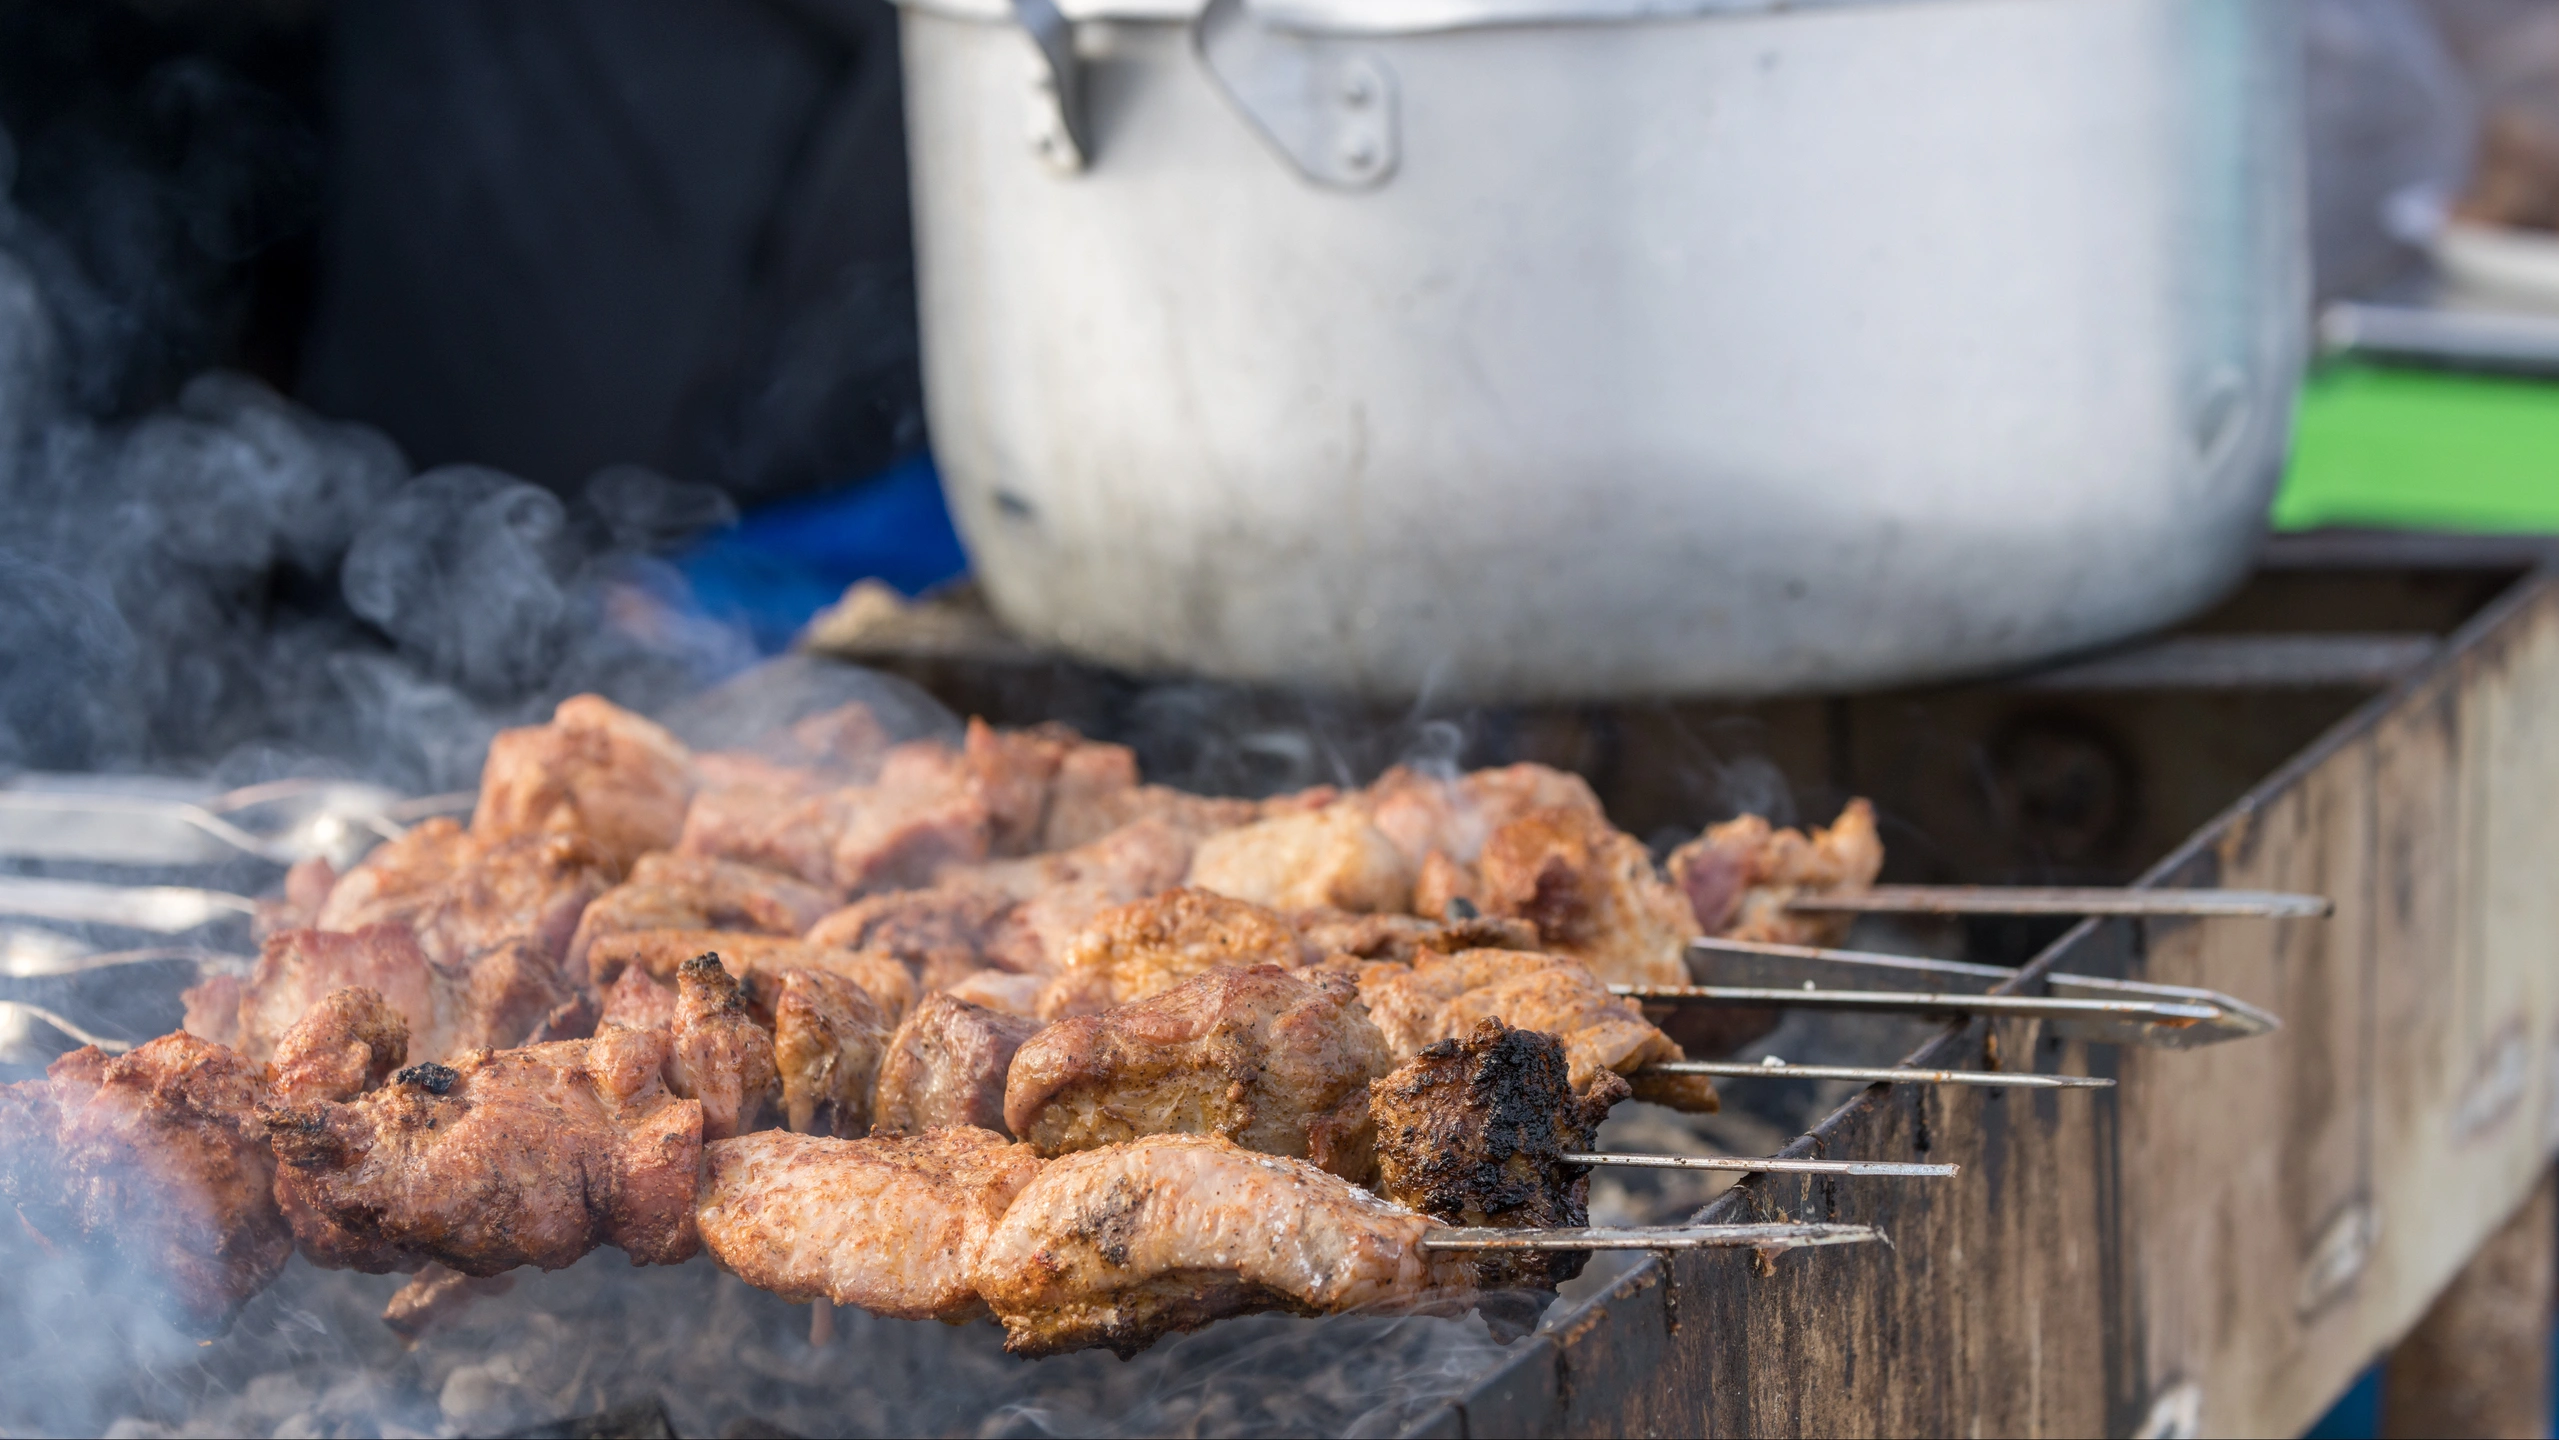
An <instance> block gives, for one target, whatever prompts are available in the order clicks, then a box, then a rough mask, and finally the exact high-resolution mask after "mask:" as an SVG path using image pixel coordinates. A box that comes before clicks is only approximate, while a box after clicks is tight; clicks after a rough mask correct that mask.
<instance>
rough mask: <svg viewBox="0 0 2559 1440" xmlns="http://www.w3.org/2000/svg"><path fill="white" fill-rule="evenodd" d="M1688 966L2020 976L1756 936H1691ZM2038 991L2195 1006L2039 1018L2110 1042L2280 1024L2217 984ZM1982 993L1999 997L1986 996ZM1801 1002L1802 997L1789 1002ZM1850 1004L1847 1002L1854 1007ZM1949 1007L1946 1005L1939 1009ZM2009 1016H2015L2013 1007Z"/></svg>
mask: <svg viewBox="0 0 2559 1440" xmlns="http://www.w3.org/2000/svg"><path fill="white" fill-rule="evenodd" d="M1689 966H1690V973H1692V974H1699V975H1701V976H1702V977H1703V978H1710V979H1713V980H1716V981H1719V982H1723V983H1725V984H1728V985H1735V986H1746V987H1755V988H1759V989H1766V990H1783V991H1785V992H1787V993H1789V994H1794V993H1796V992H1797V990H1798V987H1801V988H1802V989H1805V990H1816V991H1818V992H1820V993H1823V994H1833V993H1837V992H1841V991H1888V992H1898V991H1909V990H1915V989H1921V988H1925V989H1927V990H1929V991H1931V992H1935V993H1945V992H1955V993H1961V992H1971V993H1973V994H1983V992H1986V991H1990V990H1993V989H1996V988H1997V987H1999V986H2001V985H2005V984H2007V983H2009V982H2010V981H2012V980H2015V979H2016V978H2017V975H2018V972H2017V971H2015V970H2011V969H2008V968H2007V967H2005V966H2001V965H1972V964H1967V963H1965V962H1963V961H1960V960H1922V959H1919V958H1918V957H1916V956H1910V955H1882V954H1877V953H1875V952H1873V951H1867V950H1828V949H1823V948H1820V947H1818V946H1812V945H1776V944H1770V943H1767V942H1764V941H1757V940H1716V939H1706V940H1693V941H1691V942H1689ZM2044 982H2045V988H2047V989H2048V990H2050V991H2051V992H2052V994H2053V996H2054V998H2055V999H2058V1000H2068V1001H2077V1002H2089V1001H2096V1002H2104V1003H2107V1004H2114V1005H2124V1004H2139V1003H2148V1004H2154V1005H2164V1006H2173V1007H2180V1009H2181V1010H2182V1009H2187V1008H2193V1007H2201V1008H2203V1009H2204V1010H2206V1011H2208V1012H2209V1014H2208V1015H2207V1016H2206V1017H2205V1018H2204V1019H2202V1020H2201V1021H2196V1020H2193V1019H2191V1018H2177V1017H2175V1016H2171V1017H2167V1018H2165V1019H2163V1018H2162V1017H2158V1016H2145V1015H2143V1014H2141V1013H2139V1012H2138V1011H2134V1010H2115V1011H2078V1012H2075V1013H2065V1014H2055V1015H2051V1016H2047V1017H2046V1018H2050V1019H2053V1020H2055V1021H2057V1022H2058V1023H2057V1025H2056V1027H2055V1028H2056V1031H2057V1033H2060V1034H2063V1035H2065V1036H2069V1037H2072V1038H2077V1039H2083V1040H2095V1041H2099V1042H2101V1043H2104V1044H2109V1045H2150V1046H2159V1047H2165V1048H2168V1049H2178V1050H2184V1049H2192V1048H2194V1047H2195V1046H2198V1045H2214V1044H2219V1043H2220V1042H2222V1041H2225V1040H2245V1039H2247V1038H2249V1037H2250V1036H2254V1035H2266V1034H2271V1033H2273V1032H2274V1031H2276V1030H2279V1029H2282V1028H2283V1022H2282V1021H2280V1020H2278V1019H2276V1018H2275V1017H2274V1016H2272V1015H2269V1014H2267V1013H2266V1012H2265V1011H2263V1010H2260V1009H2258V1008H2257V1007H2256V1006H2254V1005H2250V1004H2248V1003H2247V1002H2246V1001H2244V1000H2239V999H2235V998H2233V997H2231V996H2228V995H2224V994H2222V993H2221V992H2220V991H2218V990H2203V989H2198V988H2196V987H2194V986H2190V985H2156V984H2150V983H2148V982H2144V981H2134V980H2103V979H2099V978H2098V977H2096V976H2093V975H2048V976H2046V977H2044ZM1983 998H1985V999H1988V998H1996V997H1990V996H1987V995H1984V997H1983ZM1792 1003H1796V1004H1801V1003H1803V1002H1802V1001H1801V1000H1800V999H1798V1000H1796V1001H1794V1002H1792ZM1851 1008H1854V1007H1851ZM1937 1013H1952V1012H1943V1011H1941V1012H1937ZM2006 1013H2011V1014H2014V1013H2018V1012H2016V1011H2014V1010H2011V1011H2008V1012H2006Z"/></svg>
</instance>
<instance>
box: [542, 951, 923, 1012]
mask: <svg viewBox="0 0 2559 1440" xmlns="http://www.w3.org/2000/svg"><path fill="white" fill-rule="evenodd" d="M712 950H716V951H718V952H719V954H720V960H721V963H722V964H724V965H726V966H727V967H728V968H729V970H730V971H731V973H733V974H735V975H737V976H738V977H739V978H740V979H742V980H746V981H748V983H749V984H753V983H755V982H754V980H753V977H755V976H758V975H779V974H780V973H781V972H783V971H785V970H824V971H826V972H827V973H828V974H831V975H841V976H843V977H844V978H845V979H847V980H850V981H852V982H853V983H854V984H856V985H859V986H861V987H862V988H863V989H865V990H868V991H870V992H871V998H872V999H873V1000H875V1001H878V1002H879V1005H880V1008H882V1009H883V1010H886V1011H888V1012H890V1013H891V1014H894V1015H899V1016H903V1015H905V1014H906V1012H907V1011H908V1010H910V1009H912V1008H913V1007H914V1005H915V977H914V976H912V975H910V974H908V973H907V969H906V967H905V966H903V965H900V964H899V963H897V962H896V961H895V960H892V959H890V958H889V957H888V956H887V955H886V954H883V953H881V952H879V951H866V950H839V949H837V948H835V947H833V946H830V945H813V944H810V943H809V942H807V941H805V940H796V939H792V938H790V937H788V936H781V935H744V934H739V933H737V932H735V931H724V930H640V931H635V932H633V933H631V934H628V935H606V936H603V937H601V938H599V939H598V940H597V941H596V942H595V944H594V946H593V947H592V948H591V949H589V950H588V951H587V969H588V972H589V973H590V974H591V975H592V976H593V978H594V982H595V984H596V985H597V986H598V987H599V988H609V987H610V986H611V985H612V984H613V983H614V982H615V981H617V980H619V979H620V978H621V975H622V972H623V971H624V970H626V969H634V968H636V969H640V970H645V971H647V972H648V973H649V974H650V975H651V976H653V977H655V978H657V979H659V980H669V981H671V980H673V979H674V978H675V976H676V972H677V971H678V970H680V969H681V968H683V965H684V962H685V961H687V960H690V959H692V958H693V957H694V956H696V955H700V954H702V953H704V952H705V951H712Z"/></svg>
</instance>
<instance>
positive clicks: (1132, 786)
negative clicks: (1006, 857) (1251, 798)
mask: <svg viewBox="0 0 2559 1440" xmlns="http://www.w3.org/2000/svg"><path fill="white" fill-rule="evenodd" d="M1142 788H1143V787H1141V786H1140V785H1139V784H1138V779H1137V752H1136V751H1134V750H1131V749H1129V748H1128V747H1127V746H1125V745H1097V744H1095V743H1093V742H1091V741H1089V740H1088V741H1079V742H1078V743H1076V744H1075V745H1073V746H1072V747H1070V748H1069V749H1068V750H1067V751H1066V753H1065V754H1063V755H1060V756H1059V757H1058V761H1057V773H1056V775H1055V776H1053V777H1052V778H1051V779H1050V781H1049V793H1048V807H1047V809H1046V811H1045V813H1043V814H1042V815H1041V817H1040V842H1039V845H1038V847H1037V848H1039V849H1042V850H1071V849H1073V848H1074V847H1076V846H1078V845H1081V844H1084V843H1085V842H1086V841H1089V840H1099V839H1101V838H1102V837H1103V836H1105V835H1107V834H1109V833H1111V832H1112V831H1114V830H1117V829H1118V828H1120V827H1121V826H1122V825H1125V824H1127V823H1129V822H1130V821H1131V820H1135V819H1137V818H1139V814H1138V812H1139V811H1140V810H1141V809H1142V806H1140V805H1138V804H1134V803H1132V801H1133V798H1134V797H1135V796H1136V795H1137V794H1138V793H1139V791H1140V790H1141V789H1142ZM1247 813H1248V814H1249V813H1250V812H1249V804H1248V807H1247Z"/></svg>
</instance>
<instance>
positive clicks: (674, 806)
mask: <svg viewBox="0 0 2559 1440" xmlns="http://www.w3.org/2000/svg"><path fill="white" fill-rule="evenodd" d="M694 784H695V777H694V773H693V756H692V753H691V752H690V751H688V750H686V749H685V748H684V746H683V744H682V743H681V742H679V741H678V740H677V739H676V738H675V737H674V736H672V735H670V734H668V733H667V732H666V731H665V730H664V729H662V728H660V727H659V726H658V725H657V724H655V723H654V722H652V721H649V720H645V719H642V718H641V717H640V716H637V715H634V714H632V713H631V712H630V711H628V710H625V709H622V708H621V707H620V706H618V705H615V704H613V703H612V702H611V701H608V700H605V699H603V698H602V697H600V696H596V695H573V696H571V697H569V698H568V699H566V700H563V701H561V702H560V704H559V708H558V709H556V710H554V711H552V712H551V723H549V724H547V725H533V726H527V727H525V728H523V729H518V730H505V731H501V732H499V734H498V737H497V738H496V739H495V740H492V741H491V742H489V758H488V762H487V763H486V764H485V765H483V766H481V767H480V803H479V807H478V808H477V809H476V810H475V811H473V812H472V816H471V832H472V834H474V835H475V836H478V837H480V838H482V839H486V840H500V839H507V838H511V837H515V836H522V835H548V834H571V835H579V836H583V837H585V838H586V840H587V841H588V842H590V843H591V844H593V845H594V846H595V848H596V850H597V851H598V852H599V853H600V854H601V855H602V856H603V857H604V858H605V860H606V862H607V863H608V864H609V865H611V866H612V868H613V870H614V872H615V873H616V874H617V875H618V874H619V873H620V872H621V871H623V870H624V869H627V868H628V867H629V866H630V864H631V862H633V861H635V860H637V859H639V858H640V857H641V856H642V855H645V854H647V853H648V852H649V851H651V850H671V849H673V848H675V842H676V840H677V839H678V838H679V837H680V836H681V835H682V834H683V831H684V810H685V806H686V804H687V803H688V802H690V801H691V800H692V798H693V787H694ZM564 938H565V937H564Z"/></svg>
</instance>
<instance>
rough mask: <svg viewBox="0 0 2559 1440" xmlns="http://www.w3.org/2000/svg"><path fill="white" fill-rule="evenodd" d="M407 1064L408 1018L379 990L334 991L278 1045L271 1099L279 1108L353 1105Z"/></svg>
mask: <svg viewBox="0 0 2559 1440" xmlns="http://www.w3.org/2000/svg"><path fill="white" fill-rule="evenodd" d="M407 1063H409V1022H408V1019H407V1017H405V1016H403V1015H402V1014H401V1013H400V1012H399V1011H398V1010H397V1009H396V1008H394V1007H393V1006H392V1004H391V1002H389V1001H388V1000H385V999H383V998H382V995H381V993H380V992H379V991H375V990H365V989H361V988H354V989H346V990H338V991H333V992H331V993H330V994H328V995H325V996H323V997H321V999H320V1003H318V1004H317V1005H314V1006H312V1007H311V1008H310V1009H309V1010H306V1011H304V1012H303V1014H302V1018H301V1019H300V1020H297V1021H295V1022H294V1024H293V1027H292V1028H291V1029H289V1030H287V1031H285V1032H284V1036H283V1038H282V1039H280V1040H278V1041H277V1042H276V1047H275V1060H274V1062H273V1064H272V1066H271V1069H270V1073H269V1084H268V1095H267V1098H268V1099H269V1101H270V1102H271V1103H274V1104H278V1105H312V1104H317V1103H319V1102H321V1101H327V1100H352V1099H354V1098H355V1097H356V1096H358V1095H361V1094H363V1093H364V1092H365V1091H367V1090H371V1089H374V1088H375V1087H377V1086H379V1085H381V1084H382V1083H383V1082H384V1081H386V1080H388V1079H390V1078H391V1073H392V1072H393V1071H395V1070H397V1069H399V1068H400V1067H401V1066H403V1065H406V1064H407Z"/></svg>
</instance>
